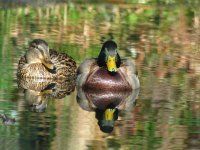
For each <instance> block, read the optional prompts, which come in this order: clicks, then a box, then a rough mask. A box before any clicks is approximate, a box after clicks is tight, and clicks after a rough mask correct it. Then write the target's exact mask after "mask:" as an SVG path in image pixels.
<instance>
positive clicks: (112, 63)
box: [106, 56, 117, 72]
mask: <svg viewBox="0 0 200 150" xmlns="http://www.w3.org/2000/svg"><path fill="white" fill-rule="evenodd" d="M106 64H107V68H108V71H110V72H117V66H116V62H115V56H113V57H111V56H108V60H107V63H106Z"/></svg>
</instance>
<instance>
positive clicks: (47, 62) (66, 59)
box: [17, 39, 76, 79]
mask: <svg viewBox="0 0 200 150" xmlns="http://www.w3.org/2000/svg"><path fill="white" fill-rule="evenodd" d="M75 74H76V63H75V61H74V60H73V59H72V58H71V57H70V56H68V55H67V54H65V53H59V52H57V51H55V50H53V49H49V47H48V44H47V42H46V41H44V40H41V39H35V40H33V41H32V42H31V43H30V46H29V49H28V51H27V52H26V53H25V55H24V56H22V57H21V59H20V60H19V64H18V71H17V76H18V77H19V78H40V79H66V78H68V77H69V76H71V75H72V76H73V75H75Z"/></svg>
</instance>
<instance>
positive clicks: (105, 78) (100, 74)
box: [83, 68, 132, 91]
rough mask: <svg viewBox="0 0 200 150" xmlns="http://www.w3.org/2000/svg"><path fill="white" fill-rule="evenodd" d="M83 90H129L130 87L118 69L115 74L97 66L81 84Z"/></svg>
mask: <svg viewBox="0 0 200 150" xmlns="http://www.w3.org/2000/svg"><path fill="white" fill-rule="evenodd" d="M83 89H84V90H88V89H92V90H97V91H99V90H101V91H102V90H115V91H131V90H132V88H131V86H130V84H129V83H128V81H127V80H126V78H125V77H124V75H123V74H122V73H121V72H120V70H119V71H118V72H117V73H115V74H110V73H109V72H108V71H107V70H106V69H105V68H98V69H97V70H96V71H95V72H94V73H92V74H90V75H89V76H88V78H87V80H86V82H85V84H84V85H83Z"/></svg>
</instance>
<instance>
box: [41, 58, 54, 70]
mask: <svg viewBox="0 0 200 150" xmlns="http://www.w3.org/2000/svg"><path fill="white" fill-rule="evenodd" d="M42 64H43V65H44V66H45V67H47V68H49V69H51V70H52V69H53V68H54V65H53V63H52V62H51V61H48V60H43V61H42Z"/></svg>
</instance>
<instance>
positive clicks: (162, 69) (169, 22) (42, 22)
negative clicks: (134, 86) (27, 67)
mask: <svg viewBox="0 0 200 150" xmlns="http://www.w3.org/2000/svg"><path fill="white" fill-rule="evenodd" d="M0 2H3V1H0ZM42 2H44V3H34V4H32V3H30V2H28V1H21V3H17V4H16V3H15V2H13V1H10V3H1V6H0V52H1V53H0V74H1V79H0V113H1V114H6V115H7V116H9V117H11V118H15V119H16V122H15V123H14V124H13V125H10V126H7V125H4V124H3V123H1V124H0V135H1V136H0V143H1V144H0V149H2V150H4V149H6V150H9V149H10V150H39V149H41V150H45V149H51V150H64V149H67V150H68V149H69V150H70V149H72V150H79V149H80V150H82V149H135V150H155V149H162V150H169V149H170V150H185V149H187V150H189V149H191V150H197V149H200V94H199V93H200V68H199V63H200V59H199V56H200V13H199V11H198V8H199V7H198V6H199V2H197V1H192V2H191V1H187V2H184V4H182V3H181V2H176V1H168V2H167V3H165V2H162V1H157V3H155V2H153V1H152V0H150V1H145V0H144V1H138V2H136V1H135V2H134V3H133V2H131V1H130V3H125V2H124V1H113V2H112V1H108V2H106V1H105V2H102V3H101V2H92V3H90V2H88V3H81V2H60V1H59V2H57V1H51V2H50V3H46V1H42ZM140 2H141V3H140ZM35 38H42V39H44V40H46V41H47V42H48V43H49V46H50V47H51V48H54V49H57V50H59V51H62V52H66V53H67V54H69V55H70V56H72V57H73V58H74V59H75V60H76V62H77V64H80V63H81V62H82V61H83V60H84V59H85V58H90V57H96V56H97V55H98V53H99V50H100V48H101V44H102V42H103V41H105V40H106V39H113V40H115V41H116V42H117V43H118V47H119V48H118V51H119V54H120V55H121V56H122V57H129V58H132V59H133V60H134V61H135V63H136V65H137V69H138V76H139V79H140V82H141V89H140V93H139V96H138V99H137V101H136V102H134V103H133V104H132V105H131V108H130V109H129V111H122V112H121V113H119V117H118V120H117V121H115V128H114V130H113V132H112V133H110V134H107V133H103V132H102V131H101V130H100V129H99V126H98V120H97V119H96V118H95V112H92V111H91V112H90V111H86V110H84V109H82V108H81V107H80V106H79V104H78V103H77V100H76V96H77V90H75V91H73V92H71V93H70V94H69V95H66V96H65V97H64V98H61V99H57V98H55V97H53V98H48V100H47V107H46V109H45V111H41V112H37V111H34V110H33V109H31V108H30V107H27V99H26V91H25V90H23V89H22V88H19V87H18V85H17V78H16V69H17V64H18V60H19V58H20V57H21V56H22V55H24V53H25V51H26V50H27V48H28V43H29V42H30V41H31V40H33V39H35Z"/></svg>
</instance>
